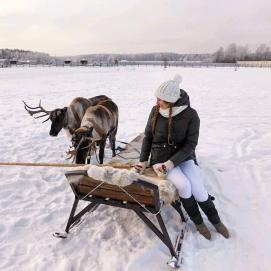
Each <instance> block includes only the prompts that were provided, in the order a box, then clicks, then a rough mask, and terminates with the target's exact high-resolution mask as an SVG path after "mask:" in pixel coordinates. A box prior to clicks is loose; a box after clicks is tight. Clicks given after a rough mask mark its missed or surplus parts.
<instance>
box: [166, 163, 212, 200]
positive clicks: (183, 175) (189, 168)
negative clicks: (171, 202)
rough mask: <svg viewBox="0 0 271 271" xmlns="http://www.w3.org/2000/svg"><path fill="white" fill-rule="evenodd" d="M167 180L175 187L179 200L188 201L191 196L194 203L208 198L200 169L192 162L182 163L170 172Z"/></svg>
mask: <svg viewBox="0 0 271 271" xmlns="http://www.w3.org/2000/svg"><path fill="white" fill-rule="evenodd" d="M167 180H169V181H170V182H172V183H173V184H174V185H175V186H176V188H177V191H178V193H179V195H180V197H181V198H185V199H188V198H190V197H191V196H192V195H193V196H194V197H195V199H196V201H199V202H203V201H206V200H207V199H208V197H209V195H208V192H207V190H206V189H205V187H204V184H203V179H202V176H201V174H200V169H199V167H198V166H197V165H196V164H195V162H194V161H193V160H188V161H185V162H182V163H181V164H179V165H178V166H177V167H174V168H173V169H172V170H170V171H169V173H168V175H167Z"/></svg>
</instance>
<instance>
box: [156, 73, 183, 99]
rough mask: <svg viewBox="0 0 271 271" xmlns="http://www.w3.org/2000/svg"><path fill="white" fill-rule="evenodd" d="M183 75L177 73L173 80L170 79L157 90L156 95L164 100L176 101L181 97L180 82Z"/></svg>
mask: <svg viewBox="0 0 271 271" xmlns="http://www.w3.org/2000/svg"><path fill="white" fill-rule="evenodd" d="M181 82H182V77H181V75H179V74H176V75H175V76H174V78H173V80H169V81H166V82H164V83H163V84H162V85H160V86H159V87H158V88H157V89H156V91H155V93H154V94H155V96H156V97H157V98H159V99H161V100H163V101H166V102H169V103H175V102H176V101H177V100H178V99H179V98H180V83H181Z"/></svg>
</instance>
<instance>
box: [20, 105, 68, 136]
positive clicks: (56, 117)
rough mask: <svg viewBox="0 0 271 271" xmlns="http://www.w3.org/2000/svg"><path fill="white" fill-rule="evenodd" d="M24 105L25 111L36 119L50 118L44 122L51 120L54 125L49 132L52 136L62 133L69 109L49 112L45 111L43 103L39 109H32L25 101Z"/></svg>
mask: <svg viewBox="0 0 271 271" xmlns="http://www.w3.org/2000/svg"><path fill="white" fill-rule="evenodd" d="M23 103H24V105H25V106H24V108H25V110H26V111H27V112H28V113H29V114H30V115H31V116H33V117H34V118H35V119H38V118H42V117H45V116H48V118H47V119H46V120H44V121H43V122H45V121H48V120H51V122H52V124H51V129H50V132H49V134H50V136H57V135H58V133H59V132H60V130H61V129H62V128H63V127H64V121H65V116H66V112H67V107H64V108H57V109H55V110H52V111H48V110H45V109H44V108H43V107H42V106H41V101H40V103H39V106H37V107H30V106H29V105H27V104H26V103H25V102H24V101H23ZM36 114H38V115H36ZM39 114H40V115H39Z"/></svg>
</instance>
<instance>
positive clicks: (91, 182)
mask: <svg viewBox="0 0 271 271" xmlns="http://www.w3.org/2000/svg"><path fill="white" fill-rule="evenodd" d="M65 175H66V178H67V180H68V182H69V184H70V186H71V188H72V191H73V193H74V196H75V199H74V203H73V207H72V210H71V213H70V216H69V219H68V222H67V226H66V229H65V232H66V233H67V234H68V232H69V230H70V228H71V227H73V225H76V224H77V223H78V222H79V221H80V219H81V217H82V216H83V215H84V214H86V213H87V212H91V211H93V210H96V209H97V207H98V206H99V205H101V204H104V205H109V206H114V207H119V208H125V209H130V210H132V211H134V212H135V213H136V214H137V215H138V216H139V217H140V218H141V219H142V221H143V222H144V223H145V224H146V225H147V226H148V227H149V228H150V229H151V230H152V231H153V232H154V233H155V234H156V235H157V236H158V237H159V238H160V240H161V241H162V242H163V243H164V244H165V245H166V246H167V247H168V249H169V251H170V253H171V256H172V257H176V258H177V254H176V250H175V248H174V246H173V244H172V241H171V239H170V237H169V234H168V231H167V228H166V226H165V223H164V221H163V218H162V216H161V213H160V210H161V208H162V201H161V200H160V197H159V189H158V186H157V185H155V184H152V183H148V182H146V181H143V180H136V181H135V182H133V183H132V184H130V185H127V186H124V187H121V186H118V185H113V184H109V183H106V182H102V181H100V180H95V179H93V178H91V177H89V176H88V174H87V170H73V171H68V172H66V173H65ZM79 201H88V202H90V203H89V204H88V205H87V206H86V207H85V208H83V210H81V211H80V212H78V213H77V214H75V213H76V209H77V206H78V203H79ZM171 205H172V206H173V207H174V208H175V210H176V211H177V212H178V213H179V214H180V215H181V219H182V221H183V222H184V221H185V218H184V216H183V213H182V210H181V205H180V203H179V202H174V203H172V204H171ZM146 212H148V213H150V214H152V215H153V217H155V218H156V219H157V221H158V224H159V226H160V229H159V227H157V226H156V225H155V224H154V223H153V222H152V221H151V220H150V219H149V218H148V217H147V216H146V215H145V214H144V213H146Z"/></svg>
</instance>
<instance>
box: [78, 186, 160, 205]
mask: <svg viewBox="0 0 271 271" xmlns="http://www.w3.org/2000/svg"><path fill="white" fill-rule="evenodd" d="M93 188H94V187H90V186H85V185H80V184H79V185H78V186H77V190H78V192H79V193H81V194H83V195H86V194H88V193H89V192H90V191H91V190H92V189H93ZM124 189H125V188H124ZM129 194H130V193H129ZM91 195H93V196H98V197H101V198H104V199H105V198H110V199H114V200H118V201H121V202H123V201H127V202H130V203H136V201H135V200H134V199H133V198H135V199H136V200H137V201H138V202H140V203H141V204H145V205H146V206H152V207H154V206H155V200H154V197H153V196H152V197H150V196H145V195H137V194H131V195H132V196H133V198H131V197H130V196H129V195H127V194H126V193H125V192H123V191H122V190H119V191H114V190H109V189H104V188H103V187H98V188H97V189H96V190H95V191H93V192H92V193H91Z"/></svg>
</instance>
